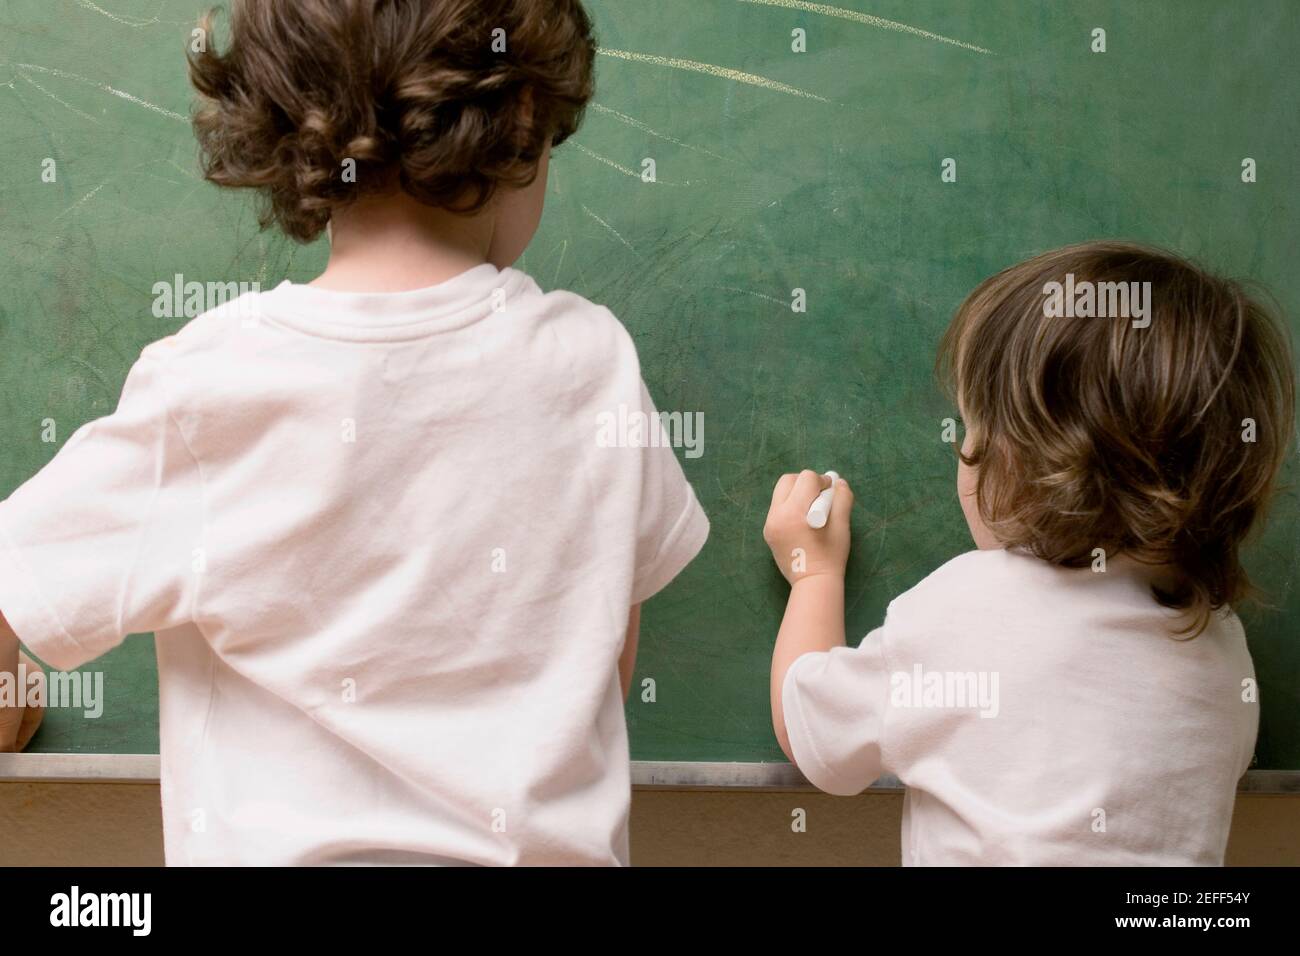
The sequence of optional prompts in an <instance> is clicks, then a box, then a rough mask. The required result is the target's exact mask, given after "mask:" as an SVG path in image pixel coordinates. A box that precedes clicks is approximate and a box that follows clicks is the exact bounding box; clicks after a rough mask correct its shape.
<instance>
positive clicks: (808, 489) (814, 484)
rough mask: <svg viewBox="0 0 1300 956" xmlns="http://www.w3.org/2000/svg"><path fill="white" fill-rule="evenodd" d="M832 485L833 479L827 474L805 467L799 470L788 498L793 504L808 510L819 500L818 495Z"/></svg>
mask: <svg viewBox="0 0 1300 956" xmlns="http://www.w3.org/2000/svg"><path fill="white" fill-rule="evenodd" d="M830 486H831V480H830V479H829V478H827V477H826V476H825V475H819V474H817V472H815V471H813V470H811V469H804V470H803V471H801V472H799V477H798V478H796V479H795V482H794V488H792V489H791V491H790V497H789V498H788V499H786V500H787V501H788V502H789V503H790V505H791V506H793V507H797V508H799V509H800V510H802V511H807V510H808V509H809V508H811V507H812V503H813V502H814V501H816V500H817V496H818V495H819V494H821V493H822V492H823V491H825V490H826V489H827V488H829V487H830Z"/></svg>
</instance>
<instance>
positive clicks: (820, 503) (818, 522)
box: [808, 471, 840, 528]
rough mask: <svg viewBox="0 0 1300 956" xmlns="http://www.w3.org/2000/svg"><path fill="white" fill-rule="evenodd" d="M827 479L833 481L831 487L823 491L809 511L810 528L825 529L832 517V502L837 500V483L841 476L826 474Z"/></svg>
mask: <svg viewBox="0 0 1300 956" xmlns="http://www.w3.org/2000/svg"><path fill="white" fill-rule="evenodd" d="M826 477H827V478H829V479H830V480H831V486H830V487H829V488H827V489H826V490H825V491H823V492H822V493H821V494H820V495H818V496H817V497H816V499H814V501H813V503H812V507H811V508H809V509H808V527H810V528H824V527H826V522H827V521H829V520H830V517H831V502H832V501H833V500H834V499H835V482H837V481H838V480H839V477H840V476H839V475H837V474H835V472H833V471H828V472H826Z"/></svg>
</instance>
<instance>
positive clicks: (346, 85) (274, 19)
mask: <svg viewBox="0 0 1300 956" xmlns="http://www.w3.org/2000/svg"><path fill="white" fill-rule="evenodd" d="M213 17H214V13H213V12H209V13H208V14H206V15H205V16H204V18H203V19H202V20H201V21H200V29H201V30H202V31H203V34H202V36H203V37H204V38H205V39H206V45H207V47H208V49H206V50H204V51H202V52H193V51H191V52H190V53H189V54H188V56H189V67H190V78H191V81H192V82H193V84H194V87H195V89H196V90H198V92H199V94H200V97H201V99H200V103H199V107H198V110H197V111H196V113H195V116H194V131H195V134H196V136H197V137H198V141H199V147H200V151H201V155H202V164H203V170H204V174H205V177H206V178H207V179H208V180H209V181H211V182H213V183H216V184H217V185H219V186H229V187H236V188H251V189H256V190H258V191H260V192H261V194H262V196H263V199H264V206H263V211H262V217H261V222H262V226H263V228H265V227H266V226H268V225H270V224H272V223H277V224H278V225H279V226H280V227H281V228H282V229H283V230H284V231H285V232H286V233H287V234H288V235H290V236H292V237H293V238H294V239H297V240H298V241H300V242H309V241H311V240H312V239H314V238H316V237H317V236H318V235H320V233H321V231H322V230H323V229H324V228H325V226H326V224H327V223H328V222H329V219H330V216H331V214H332V212H333V211H334V210H335V209H338V208H339V207H341V206H344V205H346V204H347V203H350V202H352V201H354V200H356V199H357V198H359V197H360V196H364V195H368V194H374V193H382V192H387V191H391V190H393V189H394V188H400V189H402V190H405V191H406V192H407V193H409V194H410V195H411V196H413V197H415V198H416V199H418V200H419V201H421V202H423V203H426V204H428V205H430V206H436V207H441V208H447V209H454V210H456V211H461V212H466V213H472V212H476V211H478V210H480V209H481V208H483V206H484V205H486V204H487V203H488V202H489V200H490V199H491V198H492V196H493V194H494V192H495V191H496V189H497V188H498V187H500V186H507V187H520V186H526V185H528V184H529V183H531V182H532V180H533V177H534V176H535V174H536V169H537V163H538V160H539V159H540V158H541V155H542V151H543V150H544V149H545V148H546V146H547V143H548V141H550V142H552V144H558V143H561V142H563V141H564V140H565V139H566V138H567V137H568V136H569V135H571V134H572V133H573V132H574V131H575V130H576V129H577V128H578V125H579V124H580V123H581V120H582V113H583V110H584V108H585V106H586V104H587V102H588V101H589V100H590V99H591V96H592V92H593V66H592V64H593V60H594V57H595V42H594V40H593V38H592V34H591V22H590V20H589V19H588V17H587V14H586V12H585V11H584V10H583V8H582V4H581V3H580V2H579V0H234V3H233V9H232V12H231V24H230V43H229V46H228V48H227V49H226V51H225V52H224V53H222V52H218V51H217V50H216V49H215V48H214V46H215V43H214V39H213V38H214V34H213V30H212V23H213ZM495 31H503V32H501V33H498V32H495ZM494 40H495V41H496V42H497V45H499V44H500V43H501V42H502V41H504V43H505V47H506V49H505V52H495V51H494V49H493V46H494ZM349 159H351V160H354V161H355V164H356V167H355V170H356V176H355V180H356V181H355V182H346V181H345V177H344V175H343V174H344V162H345V160H349Z"/></svg>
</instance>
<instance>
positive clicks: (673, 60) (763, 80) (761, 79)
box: [599, 49, 830, 103]
mask: <svg viewBox="0 0 1300 956" xmlns="http://www.w3.org/2000/svg"><path fill="white" fill-rule="evenodd" d="M599 52H600V55H601V56H612V57H615V58H617V59H620V60H632V61H634V62H637V63H650V64H652V65H654V66H667V67H671V68H672V69H674V70H689V71H691V72H692V73H704V74H706V75H708V76H716V77H719V78H720V79H724V80H735V81H736V82H737V83H748V84H749V85H750V86H759V87H762V88H763V89H765V90H772V91H774V92H777V93H786V94H789V95H790V96H802V97H803V98H805V99H809V100H816V101H817V102H819V103H829V102H830V100H828V99H826V98H825V97H824V96H818V95H817V94H816V93H809V92H808V91H807V90H800V89H797V88H795V87H793V86H787V85H786V84H784V83H779V82H777V81H776V80H769V79H768V78H767V77H765V76H758V75H756V74H754V73H743V72H741V71H740V70H732V69H729V68H728V67H725V66H716V65H714V64H712V63H700V62H698V61H696V60H683V59H679V58H678V57H674V56H655V55H653V54H650V53H630V52H628V51H627V50H605V49H602V50H600V51H599Z"/></svg>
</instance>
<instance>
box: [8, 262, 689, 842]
mask: <svg viewBox="0 0 1300 956" xmlns="http://www.w3.org/2000/svg"><path fill="white" fill-rule="evenodd" d="M252 295H253V296H254V297H255V298H253V299H249V298H247V297H245V298H242V299H240V300H237V301H236V302H235V303H233V304H228V305H227V306H224V307H222V308H221V309H217V310H214V311H213V312H209V313H207V314H205V315H202V316H200V317H199V318H198V319H196V320H194V321H193V322H191V323H189V324H188V325H187V326H186V327H185V328H184V329H182V330H181V331H180V332H179V333H178V334H176V335H174V336H172V337H170V338H167V339H164V340H162V341H160V342H156V343H154V344H153V345H150V346H149V347H148V348H146V349H145V350H144V352H143V354H142V355H141V358H140V360H139V361H138V362H137V363H136V365H135V366H134V368H133V369H132V370H131V373H130V375H129V376H128V379H127V382H126V385H125V388H124V389H123V392H122V397H121V402H120V404H119V406H118V409H117V411H116V412H115V413H114V414H113V415H110V416H108V417H106V418H103V419H100V420H98V421H95V422H92V423H90V424H88V425H86V426H85V427H84V428H82V429H80V430H79V431H78V432H77V433H76V434H75V435H73V436H72V437H71V438H70V439H69V440H68V442H67V444H66V446H65V447H64V448H63V449H62V450H61V451H60V452H59V453H58V455H57V456H56V457H55V458H54V460H53V461H52V462H51V463H50V464H49V465H48V466H47V467H46V468H44V469H43V470H42V471H41V472H40V473H39V474H38V475H36V476H35V477H34V478H32V479H31V480H30V481H29V482H28V483H26V484H25V485H23V486H22V487H21V488H19V489H18V490H17V491H16V492H14V494H13V495H12V496H11V497H10V498H9V499H8V500H7V501H5V502H4V503H3V504H0V610H3V612H4V614H5V615H6V616H7V617H8V619H9V622H10V624H11V625H12V626H13V628H14V630H15V631H16V632H17V634H18V636H19V637H20V638H21V639H22V641H23V642H24V643H25V644H27V645H28V647H30V648H31V649H32V651H33V652H34V653H35V654H36V655H37V656H39V657H40V658H42V659H43V660H44V661H45V662H47V663H48V664H50V665H51V666H53V667H56V668H61V669H68V668H73V667H76V666H79V665H81V664H83V663H85V662H87V661H89V660H91V659H92V658H94V657H97V656H98V655H100V654H103V653H104V652H105V651H107V650H108V649H109V648H111V647H113V646H114V645H116V644H117V643H118V642H119V641H120V640H121V639H122V637H123V636H124V635H125V634H128V633H133V632H140V631H155V632H156V640H157V653H158V668H159V686H160V697H161V717H160V724H161V727H160V730H161V750H162V802H163V818H164V830H165V836H166V851H167V862H168V863H169V864H226V863H243V864H315V863H349V862H422V863H438V862H446V863H455V862H465V863H479V864H514V863H520V864H620V863H626V862H627V829H626V825H627V816H628V807H629V800H630V785H629V767H628V745H627V730H626V726H625V722H624V715H623V700H622V695H621V693H620V689H619V680H618V673H617V662H618V658H619V653H620V651H621V650H622V646H623V639H624V634H625V631H626V626H627V618H628V609H629V606H630V605H632V604H635V603H638V602H641V601H644V600H646V599H647V598H649V597H650V596H651V595H652V594H654V593H655V592H656V591H658V590H660V589H661V588H663V587H664V586H665V585H666V584H668V582H669V581H670V580H672V578H673V577H674V576H675V575H676V574H677V573H678V572H679V571H680V570H681V569H682V568H683V567H684V566H685V565H686V564H687V563H688V562H689V561H690V560H691V559H692V558H693V557H694V556H695V555H696V553H697V552H698V551H699V550H700V548H701V547H702V545H703V544H704V541H705V538H706V537H707V535H708V521H707V519H706V518H705V516H704V513H703V512H702V511H701V509H700V506H699V504H698V503H697V501H696V499H695V495H694V494H693V492H692V490H691V487H690V485H689V484H688V483H687V482H686V480H685V478H684V477H683V474H682V470H681V467H680V466H679V464H678V462H677V459H676V457H675V456H674V452H673V450H672V449H671V448H670V447H666V444H665V443H664V442H662V441H652V440H651V433H650V432H647V431H644V430H643V431H642V432H639V433H636V434H631V435H630V436H629V438H628V441H627V442H623V443H620V442H618V441H614V442H611V441H609V440H606V441H604V442H601V441H599V440H598V436H599V434H600V430H601V423H602V421H607V420H608V419H607V418H602V416H608V415H615V416H617V415H618V414H619V409H620V406H624V407H625V410H626V414H627V415H636V414H637V413H644V414H645V415H651V416H652V415H654V414H655V410H654V407H653V405H652V404H651V401H650V398H649V395H648V393H647V392H646V389H645V386H644V384H643V383H642V379H641V373H640V366H639V364H638V361H637V355H636V350H635V348H634V347H633V344H632V340H631V338H630V337H629V335H628V334H627V332H626V330H625V329H624V328H623V327H622V325H620V324H619V322H618V321H617V320H616V319H615V318H614V317H613V316H612V315H611V314H610V313H609V312H608V311H607V310H606V309H604V308H601V307H598V306H595V305H592V304H591V303H590V302H587V301H586V300H584V299H582V298H580V297H579V296H576V295H572V294H570V293H566V292H553V293H550V294H543V293H542V292H541V291H540V290H539V289H538V287H537V285H536V284H535V283H534V282H533V281H532V280H531V279H530V278H529V277H528V276H526V275H525V274H523V273H521V272H518V271H515V270H513V269H507V270H505V271H502V272H498V271H497V270H496V269H495V268H494V267H492V266H490V265H484V266H479V267H477V268H474V269H471V270H470V271H468V272H466V273H464V274H462V275H460V276H458V277H456V278H454V279H452V280H450V281H448V282H446V283H443V284H441V285H438V286H434V287H432V288H428V289H421V290H417V291H413V292H402V293H392V294H353V293H339V292H330V291H325V290H320V289H316V288H312V287H308V286H299V285H291V284H288V283H285V284H283V285H281V286H280V287H278V288H276V289H274V290H273V291H270V292H267V293H261V294H257V293H253V294H252ZM625 417H626V416H625ZM655 434H658V433H655ZM638 436H639V444H637V442H638ZM606 438H607V439H608V433H607V435H606ZM611 444H612V445H615V446H619V445H620V444H621V447H609V446H610V445H611ZM109 679H111V675H109Z"/></svg>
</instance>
